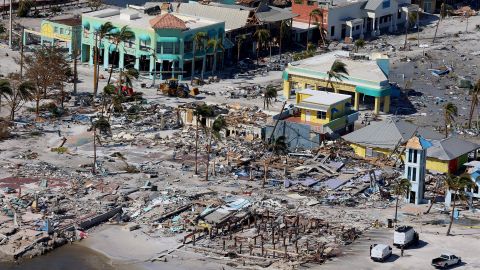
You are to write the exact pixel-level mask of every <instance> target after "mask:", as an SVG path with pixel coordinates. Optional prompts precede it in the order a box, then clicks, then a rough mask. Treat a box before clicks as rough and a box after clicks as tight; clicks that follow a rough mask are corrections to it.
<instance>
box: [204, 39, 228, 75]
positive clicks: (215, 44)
mask: <svg viewBox="0 0 480 270" xmlns="http://www.w3.org/2000/svg"><path fill="white" fill-rule="evenodd" d="M210 48H211V49H212V53H213V67H212V74H215V71H216V70H217V55H218V50H219V49H220V50H221V51H222V52H223V51H224V50H225V48H224V47H223V40H222V39H221V38H212V39H209V40H208V42H207V49H210Z"/></svg>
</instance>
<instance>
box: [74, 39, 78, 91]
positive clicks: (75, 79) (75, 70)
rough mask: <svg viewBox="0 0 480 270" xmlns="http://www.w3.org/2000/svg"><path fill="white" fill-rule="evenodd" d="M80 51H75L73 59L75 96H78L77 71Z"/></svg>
mask: <svg viewBox="0 0 480 270" xmlns="http://www.w3.org/2000/svg"><path fill="white" fill-rule="evenodd" d="M77 54H78V50H77V48H75V50H74V58H73V95H76V94H77V79H78V71H77V56H78V55H77Z"/></svg>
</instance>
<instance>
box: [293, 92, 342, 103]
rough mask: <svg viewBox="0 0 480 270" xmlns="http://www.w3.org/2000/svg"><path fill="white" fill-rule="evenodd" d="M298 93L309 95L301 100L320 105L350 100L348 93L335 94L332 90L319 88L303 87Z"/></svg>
mask: <svg viewBox="0 0 480 270" xmlns="http://www.w3.org/2000/svg"><path fill="white" fill-rule="evenodd" d="M298 93H299V94H308V95H311V96H310V97H308V98H305V99H303V100H302V102H308V103H315V104H322V105H328V106H330V105H333V104H336V103H338V102H341V101H345V100H350V98H351V96H350V95H344V94H336V93H332V92H326V91H320V90H311V89H305V90H301V91H300V92H298Z"/></svg>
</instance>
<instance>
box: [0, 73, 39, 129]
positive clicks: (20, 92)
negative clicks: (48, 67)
mask: <svg viewBox="0 0 480 270" xmlns="http://www.w3.org/2000/svg"><path fill="white" fill-rule="evenodd" d="M34 89H35V86H34V85H33V84H32V83H31V82H29V81H25V82H21V81H20V80H19V76H10V80H6V79H3V80H0V93H1V95H3V96H4V97H5V99H6V101H7V106H8V107H10V120H11V121H13V120H15V113H16V112H17V111H18V110H20V108H21V107H22V106H23V105H24V104H25V102H27V101H30V100H32V99H33V90H34Z"/></svg>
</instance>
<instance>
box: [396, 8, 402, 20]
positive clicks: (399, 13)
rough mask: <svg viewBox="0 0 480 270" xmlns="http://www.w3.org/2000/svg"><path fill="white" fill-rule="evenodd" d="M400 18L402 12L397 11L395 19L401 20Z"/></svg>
mask: <svg viewBox="0 0 480 270" xmlns="http://www.w3.org/2000/svg"><path fill="white" fill-rule="evenodd" d="M401 18H402V12H401V11H400V10H399V11H398V13H397V19H401Z"/></svg>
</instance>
